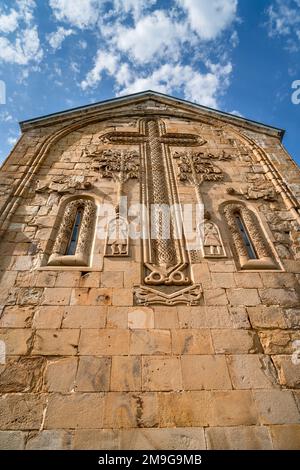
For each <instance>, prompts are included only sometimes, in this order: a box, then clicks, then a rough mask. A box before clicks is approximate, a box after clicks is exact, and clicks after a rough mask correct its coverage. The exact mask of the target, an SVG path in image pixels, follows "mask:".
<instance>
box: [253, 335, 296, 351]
mask: <svg viewBox="0 0 300 470" xmlns="http://www.w3.org/2000/svg"><path fill="white" fill-rule="evenodd" d="M259 337H260V341H261V344H262V345H263V348H264V352H265V354H293V352H294V350H295V347H294V346H293V344H295V343H294V342H295V341H296V340H298V341H299V345H300V331H299V332H296V331H289V330H264V331H261V332H260V333H259Z"/></svg>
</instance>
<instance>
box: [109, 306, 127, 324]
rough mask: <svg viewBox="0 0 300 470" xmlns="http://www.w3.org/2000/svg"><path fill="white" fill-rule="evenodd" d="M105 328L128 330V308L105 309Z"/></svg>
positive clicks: (110, 307)
mask: <svg viewBox="0 0 300 470" xmlns="http://www.w3.org/2000/svg"><path fill="white" fill-rule="evenodd" d="M107 309H108V310H107V322H106V327H107V328H128V310H129V307H112V306H109V307H107Z"/></svg>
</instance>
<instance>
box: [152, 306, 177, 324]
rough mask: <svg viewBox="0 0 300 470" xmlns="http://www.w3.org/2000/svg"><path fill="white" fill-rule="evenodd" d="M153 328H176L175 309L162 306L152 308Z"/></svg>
mask: <svg viewBox="0 0 300 470" xmlns="http://www.w3.org/2000/svg"><path fill="white" fill-rule="evenodd" d="M154 326H155V328H160V329H168V328H178V327H179V322H178V313H177V308H176V307H174V306H173V307H165V306H163V305H156V306H154Z"/></svg>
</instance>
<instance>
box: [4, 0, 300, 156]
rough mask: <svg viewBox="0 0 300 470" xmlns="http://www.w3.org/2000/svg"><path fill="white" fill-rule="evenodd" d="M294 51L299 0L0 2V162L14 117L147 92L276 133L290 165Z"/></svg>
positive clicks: (297, 65) (297, 112) (295, 143)
mask: <svg viewBox="0 0 300 470" xmlns="http://www.w3.org/2000/svg"><path fill="white" fill-rule="evenodd" d="M299 53H300V0H157V1H156V0H36V1H34V0H0V80H2V81H3V82H4V83H5V85H6V102H5V103H4V102H3V101H4V100H3V96H2V98H1V91H0V160H3V159H4V158H5V157H6V156H7V154H8V153H9V151H10V149H11V148H12V146H13V145H14V143H15V141H16V139H17V138H18V136H19V126H18V122H19V121H22V120H25V119H29V118H33V117H37V116H40V115H45V114H49V113H53V112H57V111H61V110H64V109H68V108H71V107H76V106H82V105H85V104H89V103H93V102H97V101H102V100H105V99H109V98H113V97H115V96H121V95H124V94H129V93H134V92H138V91H143V90H145V89H152V90H156V91H160V92H163V93H167V94H171V95H174V96H177V97H179V98H184V99H187V100H190V101H194V102H197V103H199V104H203V105H205V106H210V107H213V108H217V109H220V110H223V111H226V112H233V113H236V114H241V115H242V116H244V117H246V118H249V119H254V120H257V121H261V122H264V123H266V124H270V125H273V126H276V127H280V128H284V129H286V131H287V133H286V136H285V139H284V143H285V146H286V147H287V149H288V151H289V152H290V153H291V155H292V156H293V158H294V159H295V160H296V161H297V162H298V163H299V164H300V145H299V118H300V104H298V105H296V104H293V103H292V100H291V97H292V93H293V90H292V83H293V82H294V81H295V80H300V61H299ZM299 96H300V94H299Z"/></svg>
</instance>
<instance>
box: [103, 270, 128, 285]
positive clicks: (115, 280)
mask: <svg viewBox="0 0 300 470" xmlns="http://www.w3.org/2000/svg"><path fill="white" fill-rule="evenodd" d="M123 277H124V274H123V272H116V271H112V272H110V271H108V272H103V273H101V287H123V284H124V280H123Z"/></svg>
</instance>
